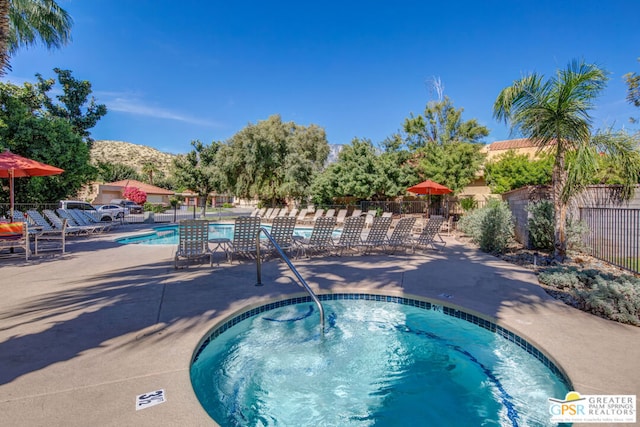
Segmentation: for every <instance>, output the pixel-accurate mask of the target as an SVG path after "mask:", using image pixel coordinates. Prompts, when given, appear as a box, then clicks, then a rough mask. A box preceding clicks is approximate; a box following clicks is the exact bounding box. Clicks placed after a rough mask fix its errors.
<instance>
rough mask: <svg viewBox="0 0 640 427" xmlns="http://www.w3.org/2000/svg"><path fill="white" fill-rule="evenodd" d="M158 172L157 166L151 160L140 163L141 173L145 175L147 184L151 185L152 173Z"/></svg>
mask: <svg viewBox="0 0 640 427" xmlns="http://www.w3.org/2000/svg"><path fill="white" fill-rule="evenodd" d="M156 172H160V169H158V166H156V164H155V163H153V162H146V163H145V164H144V165H142V173H143V174H144V175H145V176H146V177H147V180H148V181H149V184H151V185H153V174H155V173H156Z"/></svg>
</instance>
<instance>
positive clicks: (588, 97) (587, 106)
mask: <svg viewBox="0 0 640 427" xmlns="http://www.w3.org/2000/svg"><path fill="white" fill-rule="evenodd" d="M606 82H607V76H606V73H605V71H604V70H602V69H601V68H599V67H597V66H596V65H593V64H586V63H584V62H578V61H573V62H571V63H570V64H569V65H568V66H567V68H566V69H563V70H558V72H557V74H556V76H555V77H553V78H550V79H548V80H545V79H544V76H542V75H539V74H535V73H534V74H531V75H529V76H525V77H523V78H521V79H520V80H517V81H515V82H514V83H513V85H511V86H509V87H506V88H505V89H503V90H502V91H501V92H500V94H499V95H498V98H497V99H496V101H495V104H494V116H495V117H496V118H497V119H499V120H504V121H505V122H506V123H507V124H510V125H511V127H512V129H514V130H518V131H520V132H521V133H522V134H523V135H525V136H526V137H528V138H530V139H531V140H532V141H534V142H535V143H536V144H538V146H540V147H550V148H551V150H552V152H553V155H554V164H553V173H552V200H553V205H554V230H555V235H554V255H555V257H556V259H558V260H559V261H562V260H564V258H565V257H566V250H567V236H566V228H565V227H566V222H567V221H566V220H567V205H568V203H569V200H570V198H571V197H572V196H573V195H575V194H577V193H578V192H579V191H581V189H582V188H583V187H584V185H586V184H587V183H588V182H589V179H591V177H592V176H593V173H594V171H595V168H596V160H595V159H596V156H597V151H596V147H595V145H594V141H595V139H592V138H591V117H590V115H589V111H590V110H591V109H592V108H593V102H594V100H595V98H596V97H597V96H598V94H599V93H600V92H601V91H602V89H603V88H604V87H605V86H606ZM600 143H601V144H606V145H608V146H610V149H611V150H612V154H613V155H615V156H617V157H618V158H627V156H628V154H629V153H630V151H629V150H628V149H629V148H630V146H629V145H628V141H626V142H625V141H623V140H619V139H618V138H612V139H610V138H601V139H600ZM570 152H574V153H575V162H574V167H572V168H571V170H569V168H567V153H570ZM628 158H631V157H628ZM625 165H626V166H630V167H631V168H632V169H633V166H634V162H633V161H629V162H628V163H625V164H622V165H621V166H622V167H626V166H625ZM630 174H632V171H627V173H624V174H623V175H624V176H625V177H629V176H630ZM636 182H637V176H636V177H634V180H633V182H629V181H627V182H625V185H624V187H623V189H624V191H623V196H624V197H627V198H628V197H630V196H631V194H632V192H633V185H634V184H635V183H636Z"/></svg>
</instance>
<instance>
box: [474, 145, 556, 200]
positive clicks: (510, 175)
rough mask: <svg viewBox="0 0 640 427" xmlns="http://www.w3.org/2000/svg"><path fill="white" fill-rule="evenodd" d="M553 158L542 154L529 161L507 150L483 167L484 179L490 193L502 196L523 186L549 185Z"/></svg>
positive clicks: (525, 157) (526, 157)
mask: <svg viewBox="0 0 640 427" xmlns="http://www.w3.org/2000/svg"><path fill="white" fill-rule="evenodd" d="M552 168H553V157H552V156H549V155H545V154H543V155H542V156H541V157H537V158H534V159H531V158H530V157H529V156H527V155H526V154H516V152H515V151H514V150H509V151H507V152H506V153H505V154H503V155H501V156H499V157H497V158H496V159H493V160H491V161H488V162H487V163H485V165H484V173H485V179H486V181H487V185H488V186H489V188H491V192H492V193H497V194H502V193H506V192H507V191H511V190H515V189H516V188H520V187H524V186H525V185H547V184H550V183H551V171H552Z"/></svg>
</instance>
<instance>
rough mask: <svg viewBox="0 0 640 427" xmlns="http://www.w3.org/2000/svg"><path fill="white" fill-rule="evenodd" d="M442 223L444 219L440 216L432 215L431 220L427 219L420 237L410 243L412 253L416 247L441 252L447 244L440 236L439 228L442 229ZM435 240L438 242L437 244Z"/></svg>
mask: <svg viewBox="0 0 640 427" xmlns="http://www.w3.org/2000/svg"><path fill="white" fill-rule="evenodd" d="M443 221H444V218H443V217H441V216H435V215H432V216H431V218H429V220H428V221H427V223H426V224H425V226H424V228H423V229H422V232H421V233H420V235H419V236H418V237H416V238H415V239H413V241H412V248H413V252H415V250H416V246H421V247H423V248H427V247H429V246H431V247H432V248H433V249H435V250H441V249H442V248H444V247H445V246H446V244H447V242H445V241H444V239H443V238H442V236H440V228H441V227H442V222H443ZM436 238H437V240H438V243H437V244H436ZM436 245H441V247H440V248H438V247H437V246H436Z"/></svg>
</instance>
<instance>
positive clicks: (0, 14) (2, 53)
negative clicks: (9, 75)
mask: <svg viewBox="0 0 640 427" xmlns="http://www.w3.org/2000/svg"><path fill="white" fill-rule="evenodd" d="M72 24H73V20H72V19H71V16H70V15H69V14H68V13H67V12H66V11H65V10H64V9H62V8H61V7H60V6H59V5H58V4H57V3H56V2H55V1H54V0H0V76H1V75H4V74H5V73H6V72H7V70H9V69H11V66H10V65H9V59H10V57H11V56H12V55H13V54H15V53H16V52H17V51H18V49H20V48H22V47H28V46H33V45H36V44H37V43H38V42H41V43H42V44H44V45H45V46H46V47H47V49H53V48H56V49H59V48H60V47H62V46H64V45H65V44H67V43H68V42H69V41H70V40H71V25H72Z"/></svg>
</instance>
